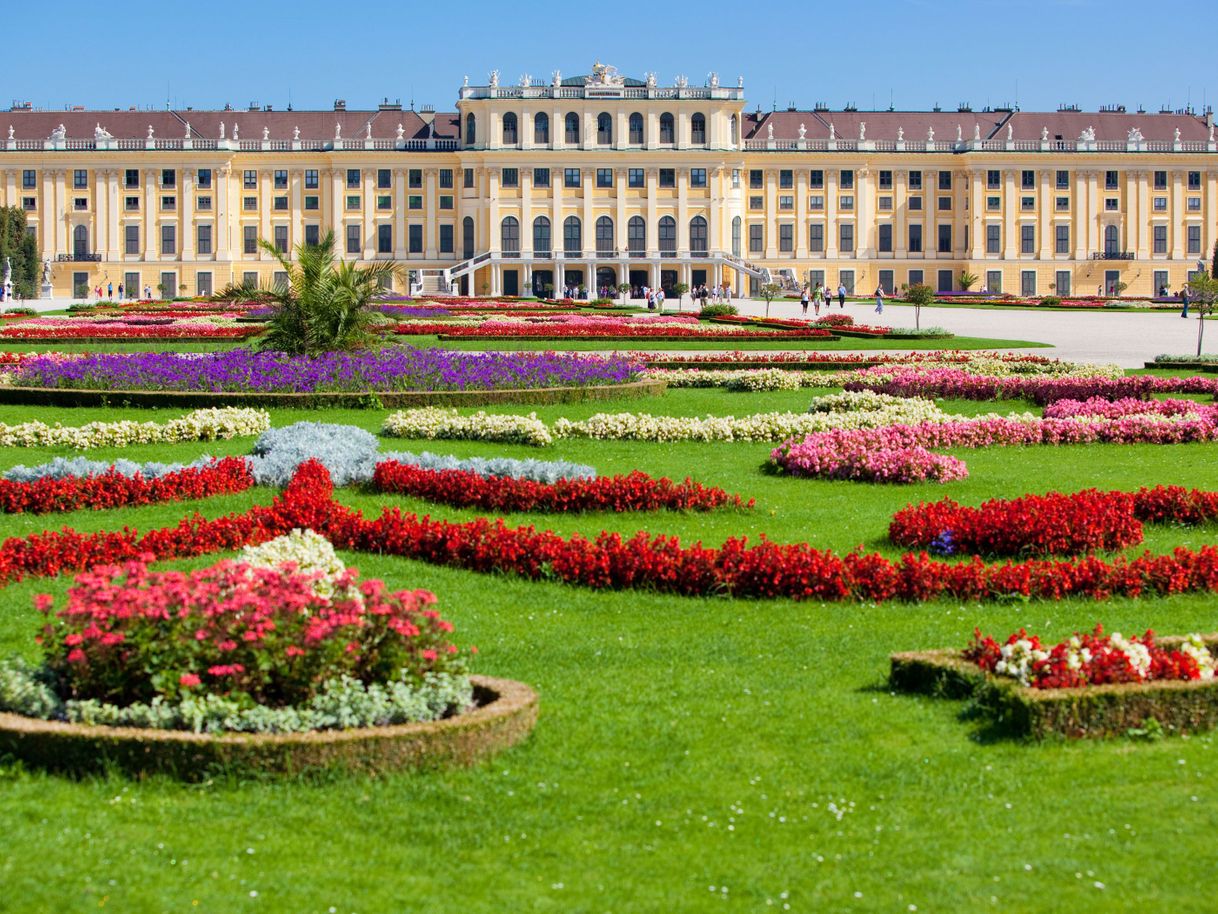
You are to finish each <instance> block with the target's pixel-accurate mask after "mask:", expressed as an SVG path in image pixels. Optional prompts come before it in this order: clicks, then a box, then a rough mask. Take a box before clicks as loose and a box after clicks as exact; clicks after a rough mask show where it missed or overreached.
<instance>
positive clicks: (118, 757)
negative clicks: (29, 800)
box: [0, 676, 538, 781]
mask: <svg viewBox="0 0 1218 914" xmlns="http://www.w3.org/2000/svg"><path fill="white" fill-rule="evenodd" d="M471 679H472V681H473V683H474V697H475V699H476V700H477V701H478V707H477V708H475V709H474V710H473V711H470V712H469V713H467V714H461V715H458V716H456V717H450V718H446V719H444V720H438V721H427V722H424V723H413V724H397V725H394V726H388V727H366V728H363V729H356V730H324V731H317V732H313V733H284V734H252V733H228V734H221V735H213V734H207V733H191V732H184V731H178V730H143V729H137V728H132V727H94V726H85V725H83V724H67V723H62V722H59V721H46V720H36V719H34V718H30V717H22V716H20V715H17V714H0V755H2V754H5V753H9V754H11V755H13V756H14V757H15V758H18V759H20V760H21V761H23V762H25V763H26V764H28V765H31V766H33V767H37V768H43V769H46V770H50V771H57V772H62V773H66V774H71V775H77V776H79V775H88V774H95V773H102V772H105V771H108V770H110V769H113V768H117V769H119V770H121V771H123V772H126V773H127V774H130V775H134V776H137V777H138V776H144V775H148V774H153V773H156V774H167V775H170V776H172V777H176V778H179V779H181V780H187V781H198V780H203V779H205V778H206V777H208V776H210V775H213V774H216V773H226V772H227V773H233V774H236V775H239V776H240V775H288V776H294V775H301V774H313V773H317V772H321V771H331V770H339V771H346V772H352V773H358V774H366V775H379V774H383V773H386V772H389V771H395V770H398V769H403V768H409V769H432V768H443V767H452V766H465V765H472V764H474V763H476V762H479V761H481V760H482V759H485V758H488V757H489V756H491V755H493V754H495V753H497V752H499V751H501V750H503V749H506V748H508V747H509V746H513V745H515V744H516V743H518V742H520V741H521V740H523V739H524V738H525V737H527V736H528V735H529V733H530V732H531V731H532V729H533V726H534V724H536V722H537V713H538V697H537V693H536V692H535V691H533V689H531V688H529V687H528V686H527V685H525V684H524V683H521V682H515V681H513V680H510V679H496V678H493V677H489V676H473V677H471Z"/></svg>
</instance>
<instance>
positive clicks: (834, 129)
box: [829, 124, 837, 140]
mask: <svg viewBox="0 0 1218 914" xmlns="http://www.w3.org/2000/svg"><path fill="white" fill-rule="evenodd" d="M829 139H831V140H836V139H837V127H835V126H834V125H833V124H830V125H829Z"/></svg>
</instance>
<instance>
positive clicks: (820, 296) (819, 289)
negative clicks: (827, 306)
mask: <svg viewBox="0 0 1218 914" xmlns="http://www.w3.org/2000/svg"><path fill="white" fill-rule="evenodd" d="M824 303H825V287H824V286H822V285H821V284H820V283H817V284H816V291H815V292H813V293H812V310H813V312H815V314H816V316H817V317H820V306H821V305H823V304H824Z"/></svg>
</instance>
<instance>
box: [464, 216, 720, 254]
mask: <svg viewBox="0 0 1218 914" xmlns="http://www.w3.org/2000/svg"><path fill="white" fill-rule="evenodd" d="M467 221H468V223H469V225H470V226H471V228H472V226H473V220H472V219H467ZM656 228H657V231H656V242H657V246H658V248H657V249H658V251H659V253H660V256H661V257H675V256H676V255H677V220H676V219H674V218H672V217H671V216H663V217H662V218H661V219H660V220H659V222H658V224H657V227H656ZM595 236H596V247H595V249H594V250H595V253H596V256H598V257H613V256H616V255H618V254H619V253H625V254H626V255H628V256H630V257H645V256H647V250H648V249H647V222H646V221H645V220H644V219H643V217H642V216H632V217H631V218H630V220H629V221H628V222H627V223H626V250H625V251H624V252H622V251H619V250H618V248H617V236H616V234H615V233H614V225H613V219H612V218H610V217H609V216H601V217H599V218H598V219H597V220H596V224H595ZM499 250H500V251H501V252H502V253H504V254H508V255H518V254H519V253H520V250H521V248H520V220H519V219H517V218H516V217H515V216H507V217H505V218H504V219H503V221H502V222H500V224H499ZM532 250H533V255H534V256H535V257H547V256H549V255H550V254H551V252H552V251H553V250H554V248H553V236H552V228H551V222H550V219H549V217H547V216H538V217H537V218H536V219H534V220H533V248H532ZM689 250H690V252H691V253H692V254H693V255H694V256H699V255H702V256H705V255H707V254H708V253H709V245H708V226H707V222H706V219H705V218H703V217H702V216H694V217H693V218H692V219H690V220H689ZM562 252H563V254H564V256H567V257H581V256H583V255H584V238H583V222H582V220H581V219H580V218H579V216H568V217H567V218H566V219H564V220H563V223H562ZM589 253H591V252H589ZM467 256H473V253H472V252H471V253H470V254H469V255H467Z"/></svg>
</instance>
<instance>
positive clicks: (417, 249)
mask: <svg viewBox="0 0 1218 914" xmlns="http://www.w3.org/2000/svg"><path fill="white" fill-rule="evenodd" d="M409 250H410V253H411V254H422V253H423V226H421V225H412V226H410V241H409Z"/></svg>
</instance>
